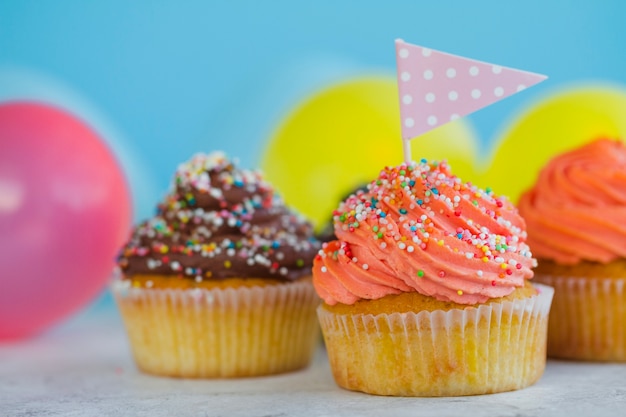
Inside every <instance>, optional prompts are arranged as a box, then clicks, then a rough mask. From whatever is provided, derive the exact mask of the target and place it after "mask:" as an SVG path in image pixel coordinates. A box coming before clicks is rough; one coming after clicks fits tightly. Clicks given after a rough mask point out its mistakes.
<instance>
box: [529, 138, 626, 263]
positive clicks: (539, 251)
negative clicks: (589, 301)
mask: <svg viewBox="0 0 626 417" xmlns="http://www.w3.org/2000/svg"><path fill="white" fill-rule="evenodd" d="M519 209H520V212H521V214H522V215H523V216H524V218H525V219H526V222H527V224H528V243H529V244H530V245H531V247H532V248H533V252H534V253H535V255H536V256H537V257H538V258H543V259H550V260H553V261H555V262H557V263H560V264H565V265H567V264H575V263H578V262H580V261H583V260H586V261H594V262H602V263H607V262H610V261H613V260H615V259H618V258H626V147H624V144H622V142H619V141H615V140H609V139H599V140H596V141H594V142H591V143H588V144H586V145H584V146H582V147H580V148H577V149H574V150H572V151H569V152H566V153H563V154H561V155H558V156H556V157H555V158H553V159H552V160H551V161H549V162H548V164H547V165H546V166H545V167H544V168H543V169H542V170H541V172H540V173H539V177H538V179H537V182H536V184H535V185H534V186H533V187H532V188H531V189H530V190H528V191H526V192H525V193H524V194H522V196H521V198H520V202H519Z"/></svg>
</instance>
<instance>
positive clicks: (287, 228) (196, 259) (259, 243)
mask: <svg viewBox="0 0 626 417" xmlns="http://www.w3.org/2000/svg"><path fill="white" fill-rule="evenodd" d="M319 247H320V246H319V242H318V241H317V240H316V239H315V238H314V237H313V228H312V226H311V224H309V223H308V222H307V221H306V220H304V219H303V218H302V217H301V216H300V215H299V214H297V213H296V212H294V211H292V210H290V209H288V208H287V207H286V206H285V205H284V202H283V201H282V200H281V199H280V198H279V197H278V196H277V195H276V194H275V193H274V190H273V188H272V187H271V186H270V185H269V184H268V183H266V182H265V181H264V180H263V178H262V175H261V174H260V173H259V172H257V171H249V170H244V169H239V168H238V167H237V166H236V163H235V162H232V161H230V160H229V159H228V158H227V157H226V156H225V155H224V154H223V153H222V152H214V153H211V154H197V155H194V156H193V157H192V158H191V160H189V161H188V162H186V163H184V164H181V165H180V166H179V167H178V169H177V171H176V173H175V176H174V181H173V186H172V190H171V191H170V192H169V193H168V195H167V196H166V197H165V199H164V201H163V202H161V203H160V204H159V206H158V209H157V214H156V216H154V217H153V218H151V219H149V220H147V221H145V222H143V223H141V224H140V225H138V226H137V227H136V228H135V229H134V230H133V232H132V234H131V237H130V239H129V241H128V243H127V244H126V246H125V247H124V248H123V249H122V251H121V253H120V256H119V259H118V264H119V266H120V268H121V270H122V272H123V275H124V277H126V278H128V277H132V276H133V275H141V274H155V275H168V276H175V277H184V278H189V279H194V280H196V281H202V280H209V279H211V280H215V279H223V278H230V277H238V278H266V277H267V278H274V279H280V280H294V279H297V278H299V277H302V276H305V275H310V273H311V264H312V259H313V257H314V256H315V253H316V252H317V250H318V249H319Z"/></svg>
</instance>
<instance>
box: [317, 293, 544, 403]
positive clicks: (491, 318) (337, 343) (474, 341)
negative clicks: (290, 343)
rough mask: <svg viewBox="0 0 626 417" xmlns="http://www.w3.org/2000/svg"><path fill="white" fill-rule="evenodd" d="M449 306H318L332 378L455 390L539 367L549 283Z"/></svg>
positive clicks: (510, 385) (409, 389) (509, 381)
mask: <svg viewBox="0 0 626 417" xmlns="http://www.w3.org/2000/svg"><path fill="white" fill-rule="evenodd" d="M535 287H537V289H538V290H539V291H540V293H539V294H538V295H536V296H532V297H528V298H526V299H521V300H514V301H505V302H501V303H491V304H485V305H480V306H478V307H473V308H467V309H464V310H462V309H453V310H450V311H441V310H437V311H433V312H429V311H422V312H419V313H393V314H379V315H376V316H374V315H371V314H367V315H366V314H357V315H338V314H334V313H331V312H329V311H328V310H326V309H324V308H323V306H320V307H319V308H318V310H317V313H318V317H319V319H320V324H321V328H322V332H323V334H324V340H325V342H326V347H327V351H328V358H329V361H330V365H331V370H332V372H333V376H334V378H335V381H336V382H337V384H338V385H339V386H341V387H344V388H346V389H349V390H355V391H363V392H367V393H370V394H378V395H394V396H457V395H475V394H486V393H493V392H500V391H510V390H514V389H519V388H523V387H526V386H528V385H531V384H533V383H534V382H535V381H537V380H538V379H539V378H540V377H541V375H542V374H543V371H544V369H545V363H546V332H547V325H548V313H549V310H550V302H551V300H552V295H553V289H552V288H550V287H547V286H542V285H535Z"/></svg>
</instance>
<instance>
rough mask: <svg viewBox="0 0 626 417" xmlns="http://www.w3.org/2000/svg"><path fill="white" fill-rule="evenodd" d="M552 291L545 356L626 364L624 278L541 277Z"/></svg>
mask: <svg viewBox="0 0 626 417" xmlns="http://www.w3.org/2000/svg"><path fill="white" fill-rule="evenodd" d="M535 279H536V280H538V281H539V282H543V283H545V284H548V285H551V286H553V287H554V289H555V296H554V303H553V306H552V310H551V312H550V323H549V327H548V356H552V357H558V358H565V359H578V360H596V361H619V362H624V361H626V291H625V288H626V278H594V277H585V278H580V277H564V276H551V275H540V274H538V275H537V276H536V277H535Z"/></svg>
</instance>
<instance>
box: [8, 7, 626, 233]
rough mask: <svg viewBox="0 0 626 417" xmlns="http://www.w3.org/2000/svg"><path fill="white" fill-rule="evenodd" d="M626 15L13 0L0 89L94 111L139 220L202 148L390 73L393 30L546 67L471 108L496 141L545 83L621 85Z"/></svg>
mask: <svg viewBox="0 0 626 417" xmlns="http://www.w3.org/2000/svg"><path fill="white" fill-rule="evenodd" d="M625 17H626V2H623V1H621V0H612V1H611V0H605V1H596V2H591V1H582V0H581V1H573V0H572V1H564V0H560V1H559V0H551V1H545V0H543V1H536V0H528V1H524V2H503V1H497V0H484V1H471V2H467V1H461V0H459V1H438V2H433V1H416V0H412V1H396V2H381V1H373V0H361V1H330V0H317V1H311V2H295V1H283V0H280V1H279V0H275V1H227V2H226V1H223V2H217V1H213V2H211V1H133V2H129V1H124V0H109V1H101V2H95V1H92V2H88V1H78V0H57V1H36V2H35V1H31V2H27V1H13V0H4V1H2V2H0V101H5V100H9V99H25V98H27V99H37V100H41V101H45V102H51V103H54V104H57V105H59V106H62V107H65V108H67V109H69V110H71V111H72V112H74V113H75V114H78V115H80V116H81V117H83V118H84V119H86V120H87V121H88V122H89V123H90V124H91V125H92V126H94V127H95V128H96V130H98V131H99V132H100V133H101V135H102V136H103V138H104V140H106V141H107V142H108V143H109V144H110V145H111V147H112V148H113V149H114V151H115V153H116V155H117V156H118V158H119V159H120V161H121V163H122V166H123V168H124V170H125V172H126V175H127V177H128V178H129V182H130V184H131V189H132V192H133V200H134V206H135V211H134V218H135V221H138V220H139V219H141V218H144V217H146V216H149V215H150V214H151V213H152V211H153V207H154V205H155V203H156V201H157V200H158V199H159V198H160V197H161V195H162V194H163V193H164V192H165V190H166V189H167V187H168V183H169V180H170V178H171V175H172V173H173V171H174V169H175V167H176V166H177V164H178V163H180V162H182V161H184V160H186V159H188V158H189V157H190V156H191V155H192V154H193V153H195V152H198V151H211V150H215V149H222V150H225V151H226V152H227V153H228V154H230V155H233V156H237V157H239V158H240V160H241V165H242V166H246V167H255V166H257V165H258V163H259V160H260V154H261V151H262V150H263V147H264V146H265V144H266V143H267V141H268V139H269V138H270V137H271V135H272V132H273V131H274V130H275V129H276V127H277V125H278V124H279V123H280V121H281V120H282V118H283V117H284V116H285V115H286V114H287V113H288V112H289V110H290V109H291V108H293V106H295V105H297V104H298V103H299V102H301V101H302V100H304V99H306V98H307V97H308V96H310V94H312V93H314V92H315V91H317V90H319V89H320V88H323V87H325V86H328V85H330V84H332V83H336V82H339V81H343V80H348V79H350V78H352V77H356V76H363V75H375V74H385V75H393V74H395V50H394V43H393V41H394V39H396V38H402V39H404V40H406V41H407V42H411V43H416V44H420V45H424V46H427V47H431V48H434V49H439V50H443V51H447V52H450V53H455V54H459V55H463V56H467V57H472V58H475V59H479V60H483V61H488V62H493V63H498V64H501V65H505V66H510V67H515V68H520V69H525V70H528V71H533V72H538V73H543V74H547V75H549V77H550V79H549V80H548V81H547V82H544V83H541V84H539V85H538V86H536V87H533V88H532V89H530V90H529V91H527V92H525V93H524V94H519V95H517V96H514V97H512V98H509V99H507V100H504V101H502V102H501V103H498V104H497V105H494V106H490V107H488V108H486V109H484V110H481V111H480V112H478V113H475V114H474V115H472V116H470V119H471V121H472V123H473V124H474V126H475V128H476V130H477V132H478V134H479V136H480V138H481V140H482V142H481V146H482V149H483V150H485V149H487V148H488V147H489V146H490V144H491V142H492V140H493V139H492V138H493V137H494V135H495V134H496V133H497V132H498V131H499V130H500V129H501V128H502V126H503V125H504V124H505V123H506V121H507V120H509V119H510V118H512V117H513V116H514V115H516V114H518V113H519V112H520V111H522V110H523V108H524V106H525V105H528V103H530V102H532V101H533V100H537V99H538V98H540V97H541V96H543V95H546V94H548V93H551V92H553V91H555V90H558V89H562V88H565V87H567V86H570V85H573V84H577V83H587V82H596V81H603V82H607V81H608V82H613V83H620V84H626V59H625V52H626V51H625V47H626V30H624V18H625ZM0 140H1V139H0ZM555 140H556V139H555ZM398 144H399V145H398V146H400V142H398Z"/></svg>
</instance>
